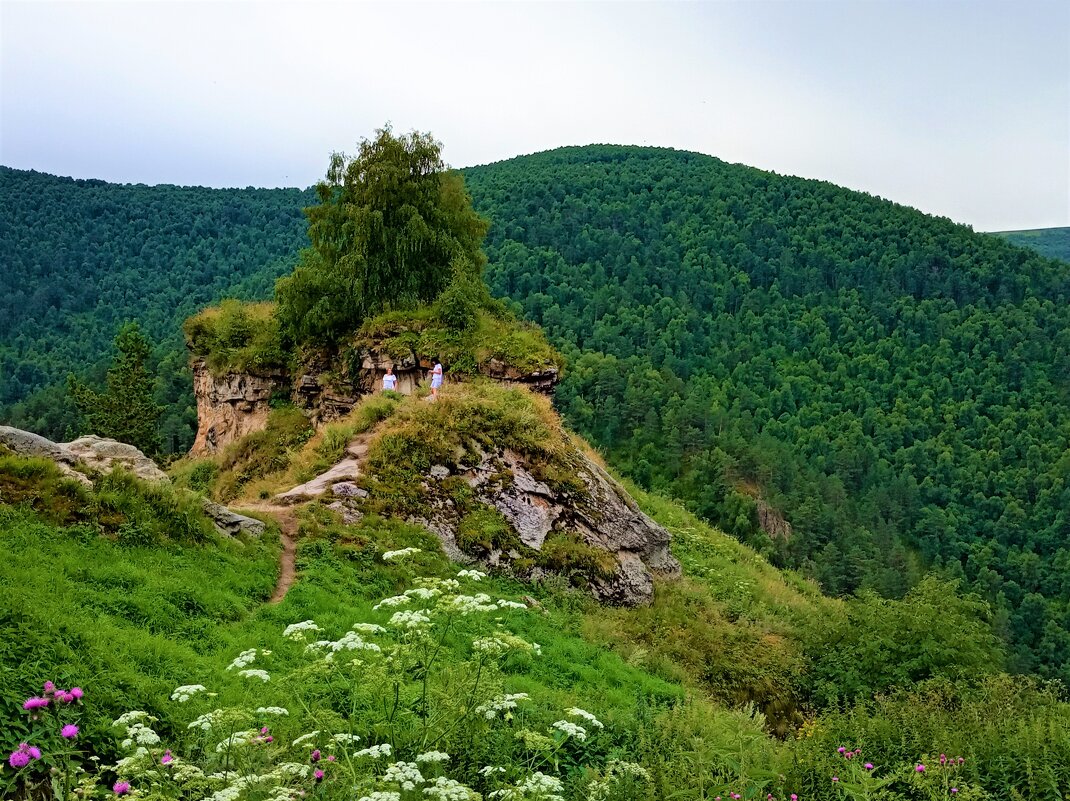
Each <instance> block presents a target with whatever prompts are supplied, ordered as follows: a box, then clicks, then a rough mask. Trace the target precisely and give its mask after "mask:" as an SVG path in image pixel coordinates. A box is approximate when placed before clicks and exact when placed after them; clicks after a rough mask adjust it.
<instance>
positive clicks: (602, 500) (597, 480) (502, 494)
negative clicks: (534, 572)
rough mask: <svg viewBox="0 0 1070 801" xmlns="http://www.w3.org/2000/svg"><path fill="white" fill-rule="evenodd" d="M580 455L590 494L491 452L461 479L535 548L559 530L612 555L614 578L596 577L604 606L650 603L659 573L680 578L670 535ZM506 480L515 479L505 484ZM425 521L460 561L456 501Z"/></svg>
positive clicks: (501, 559) (491, 559)
mask: <svg viewBox="0 0 1070 801" xmlns="http://www.w3.org/2000/svg"><path fill="white" fill-rule="evenodd" d="M578 456H579V458H580V463H579V465H578V467H577V470H576V474H577V476H578V477H579V478H580V479H581V480H582V482H583V483H584V485H585V486H586V489H587V491H586V492H584V493H572V492H569V493H563V492H557V491H554V490H553V489H551V488H550V486H548V485H547V484H546V483H545V482H542V481H539V480H538V479H537V478H535V477H534V476H533V475H532V474H531V472H530V471H529V470H528V468H527V466H526V465H525V463H524V460H523V459H522V458H521V457H520V456H519V455H517V454H515V453H513V452H511V451H508V450H507V451H504V452H502V453H499V454H483V456H482V458H481V460H480V462H479V464H478V465H476V466H474V467H471V468H467V469H464V470H461V471H460V473H459V475H460V476H461V477H462V478H463V479H464V480H465V481H466V482H467V483H468V484H469V486H471V487H472V488H473V489H474V490H475V491H476V494H477V497H479V499H480V500H481V501H482V502H483V503H485V504H487V505H488V506H493V507H494V508H495V509H497V510H498V512H500V513H501V515H502V517H504V518H505V520H506V521H507V522H508V523H509V525H510V526H511V527H512V528H513V530H514V531H515V532H516V533H517V535H518V537H519V538H520V542H521V543H523V545H524V546H526V547H527V548H530V549H532V550H533V551H540V550H541V549H542V547H543V544H544V543H545V542H546V539H547V537H549V536H550V535H551V534H552V533H553V532H571V533H573V534H577V535H579V537H580V538H581V539H582V541H583V543H585V544H586V545H587V546H590V547H591V548H595V549H598V550H600V551H605V552H606V553H609V554H612V555H613V557H614V559H615V560H616V563H617V567H616V570H615V572H614V573H613V575H612V576H609V577H603V576H593V577H591V579H590V582H589V587H590V590H591V592H592V594H593V595H594V596H595V598H597V599H598V600H599V601H601V602H602V603H607V604H613V605H620V606H637V605H641V604H646V603H649V602H650V601H651V599H652V598H653V595H654V581H653V577H654V574H660V575H664V576H667V577H675V576H679V574H680V564H679V562H677V561H676V559H675V558H673V556H672V555H671V554H670V553H669V539H670V535H669V532H668V531H666V530H665V529H664V528H662V527H661V526H659V525H658V524H657V523H655V522H654V521H653V520H651V519H650V518H649V517H648V516H647V515H645V514H644V513H643V512H642V511H641V510H640V509H639V507H638V506H636V504H635V501H634V500H632V498H631V496H629V495H628V493H627V492H626V491H625V490H624V488H623V487H621V486H620V484H618V483H617V482H616V481H615V480H614V479H613V477H612V476H610V475H609V474H608V473H607V472H606V471H605V470H603V469H602V468H601V467H599V466H598V465H597V464H595V463H594V462H593V461H591V460H590V459H589V458H587V457H586V456H585V455H583V454H582V453H580V454H578ZM458 469H459V470H460V468H458ZM502 476H507V477H508V478H507V479H506V480H505V481H503V480H502V478H501V477H502ZM437 480H441V478H438V477H436V476H434V475H428V477H427V481H428V483H429V485H431V484H433V482H435V481H437ZM417 522H420V523H422V524H423V525H425V526H426V527H427V528H428V529H430V530H431V531H432V532H434V533H435V534H437V535H438V537H439V539H440V540H442V543H443V547H444V548H445V549H446V552H447V554H450V555H451V556H453V557H454V558H456V555H455V554H456V552H457V551H459V549H458V546H457V531H458V526H459V522H460V521H459V520H458V519H457V515H456V512H455V511H454V510H453V509H452V507H451V506H450V505H449V504H437V505H436V513H435V514H434V515H433V517H432V519H430V520H420V521H417ZM467 556H468V559H471V556H470V555H467ZM519 556H521V554H519V553H517V554H509V553H505V554H503V553H501V552H500V551H497V552H495V551H492V552H490V553H488V554H486V555H485V558H484V559H483V561H485V562H486V563H487V564H489V565H492V566H497V565H500V564H504V563H507V562H508V561H510V560H511V559H515V558H517V557H519Z"/></svg>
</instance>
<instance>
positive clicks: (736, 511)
mask: <svg viewBox="0 0 1070 801" xmlns="http://www.w3.org/2000/svg"><path fill="white" fill-rule="evenodd" d="M465 176H466V180H467V182H468V187H469V190H470V191H471V192H472V195H473V198H474V200H475V206H476V208H477V209H478V210H479V211H480V212H481V213H482V214H483V215H485V216H486V217H488V218H489V219H490V220H491V229H490V234H489V237H488V240H487V253H488V256H489V262H490V263H489V265H488V267H487V270H486V276H487V280H488V282H489V283H490V284H491V287H492V289H493V290H494V292H495V294H497V295H504V296H508V297H510V298H512V299H513V300H514V301H515V302H518V303H519V304H520V305H521V306H522V310H523V313H524V314H525V316H527V317H529V318H530V319H532V320H534V321H535V322H537V323H539V324H541V325H542V326H543V327H544V329H545V330H546V332H547V334H548V335H549V337H550V338H551V340H552V341H553V343H554V344H555V345H557V346H558V347H559V348H561V349H562V350H563V351H565V352H566V354H567V355H568V357H569V360H570V370H569V373H568V375H567V377H566V379H565V381H564V383H563V384H562V386H561V387H560V389H559V392H558V397H557V402H558V405H559V407H560V408H561V409H562V411H563V412H564V413H565V416H566V418H567V419H568V420H569V422H570V423H571V425H572V426H573V427H575V428H577V429H578V430H579V431H580V432H581V433H582V434H584V435H586V436H588V437H589V438H590V439H591V440H592V441H593V442H594V443H595V444H596V445H598V446H599V447H600V448H602V449H603V450H604V451H605V452H606V453H607V455H608V456H609V457H610V460H611V462H612V463H613V464H614V465H615V466H617V467H618V468H619V469H620V470H622V471H623V472H624V473H625V474H627V475H628V476H629V477H631V478H632V479H634V480H635V481H636V482H638V483H639V484H641V485H643V486H645V487H648V488H651V489H654V490H656V491H659V492H663V493H667V494H671V495H675V496H677V497H679V498H680V499H682V500H683V501H684V502H685V503H686V504H687V505H688V506H689V507H690V508H691V509H692V510H693V511H695V512H697V513H699V514H700V515H702V516H704V517H706V518H707V519H709V520H711V521H713V522H715V523H717V524H719V525H720V526H722V527H723V528H724V529H725V530H726V531H728V532H730V533H732V534H733V535H735V536H736V537H738V538H739V539H741V540H743V541H745V542H747V543H749V544H751V545H754V546H755V547H757V548H758V549H760V550H762V551H764V552H765V553H766V554H767V556H768V557H769V558H770V559H771V560H772V561H773V562H774V564H777V565H781V566H792V567H798V568H800V569H801V570H803V571H804V572H806V573H808V574H811V575H813V576H815V577H816V578H818V579H819V580H820V582H821V584H822V586H823V587H824V588H825V589H826V590H827V591H829V592H831V593H852V592H856V591H860V590H861V591H865V590H873V591H875V592H877V593H879V594H882V595H886V596H891V597H900V596H902V595H903V594H904V593H906V591H907V590H908V589H909V588H910V587H911V586H912V585H914V584H916V583H917V582H918V581H919V580H920V578H921V576H922V575H923V574H924V573H925V572H926V571H927V570H928V569H930V568H935V569H937V570H938V571H940V572H942V573H944V574H946V575H948V576H950V577H956V578H961V579H963V581H964V582H965V583H966V585H967V586H968V587H971V588H973V589H974V590H976V591H977V592H978V593H979V594H980V595H981V596H982V597H983V598H985V599H986V600H987V601H989V602H990V603H991V604H992V607H993V609H994V610H995V626H996V629H997V631H998V632H999V633H1000V634H1001V635H1002V636H1003V637H1004V638H1005V639H1006V640H1007V642H1008V643H1009V645H1010V649H1009V650H1010V660H1011V664H1010V667H1011V668H1012V669H1014V670H1017V671H1023V672H1037V673H1040V674H1041V675H1044V676H1058V677H1063V678H1068V677H1070V674H1068V667H1070V633H1068V630H1070V549H1068V548H1067V547H1066V546H1065V545H1064V543H1065V542H1066V540H1067V539H1068V535H1070V511H1068V510H1070V486H1068V482H1070V455H1068V451H1067V448H1068V444H1070V411H1068V405H1067V401H1068V395H1070V379H1068V376H1070V369H1068V368H1070V362H1068V359H1070V306H1068V304H1067V300H1068V296H1070V267H1068V265H1067V264H1065V263H1063V262H1059V261H1055V260H1051V259H1047V258H1044V257H1042V256H1040V255H1037V254H1036V253H1033V252H1031V251H1028V250H1024V249H1021V248H1018V247H1015V246H1013V245H1011V244H1008V243H1007V242H1005V241H1003V240H1002V239H1000V238H998V237H993V236H987V235H981V234H977V233H974V232H972V231H971V230H970V229H968V228H966V227H964V226H960V225H956V224H954V223H952V222H951V221H948V220H944V219H938V218H932V217H928V216H926V215H922V214H920V213H918V212H916V211H914V210H912V209H909V208H906V207H903V206H898V205H895V204H893V203H890V202H887V201H883V200H880V199H877V198H873V197H870V196H867V195H864V194H860V193H855V192H850V191H847V190H844V189H842V188H839V187H836V186H833V185H831V184H827V183H821V182H816V181H805V180H800V179H794V178H785V177H782V176H777V175H774V174H771V173H767V172H762V171H759V170H754V169H751V168H747V167H743V166H738V165H729V164H726V163H724V162H721V161H719V160H717V159H713V158H710V157H707V156H701V155H696V154H689V153H682V152H676V151H669V150H661V149H644V148H623V147H608V146H592V147H584V148H566V149H561V150H557V151H552V152H548V153H542V154H537V155H534V156H526V157H521V158H517V159H513V160H510V161H507V162H502V163H499V164H493V165H488V166H485V167H479V168H473V169H470V170H467V171H465ZM0 184H2V185H0V203H2V204H3V211H4V213H3V223H0V225H2V226H3V227H2V229H0V253H2V255H3V259H4V264H5V270H4V274H3V277H2V279H0V280H2V281H3V282H4V285H3V290H4V291H3V293H0V331H2V332H3V334H2V337H0V377H2V378H0V404H3V406H2V407H0V419H2V420H3V421H5V422H13V423H14V424H16V425H21V426H23V427H28V428H34V429H36V430H40V431H41V432H42V433H46V434H51V435H53V436H57V437H58V436H62V435H63V434H64V433H65V431H66V430H68V429H76V428H77V427H78V425H79V422H78V420H77V417H76V414H75V412H74V410H73V408H72V407H71V406H70V404H69V403H67V402H66V401H65V400H64V398H63V395H64V390H63V386H64V384H63V382H64V379H65V377H66V374H67V373H68V372H69V371H74V372H76V373H79V374H80V375H83V376H86V375H88V377H89V378H92V377H93V373H94V371H95V372H96V373H97V378H98V380H99V379H100V378H101V377H102V375H103V373H102V369H103V368H102V367H101V365H103V364H106V363H107V361H108V360H109V358H110V354H109V352H108V349H109V346H110V343H111V341H112V338H113V337H114V335H115V332H116V330H117V329H118V326H119V324H120V323H122V322H123V321H125V320H128V319H137V320H138V321H139V322H140V323H141V325H142V327H143V329H144V330H145V331H146V332H147V334H148V335H149V336H150V337H151V338H153V339H154V340H155V341H156V342H157V343H158V346H157V349H156V354H155V362H156V363H155V369H156V371H157V372H158V374H159V376H160V379H159V386H158V394H159V398H160V400H161V401H162V402H164V403H166V404H168V405H169V407H170V408H169V412H168V416H167V417H166V418H165V420H164V423H163V426H164V430H163V434H164V439H165V442H171V443H175V444H178V445H179V448H181V447H182V446H183V445H184V444H185V443H188V441H189V439H190V437H191V433H192V432H191V431H190V428H189V425H190V415H191V413H192V410H191V408H190V405H189V404H190V400H191V396H190V395H189V378H188V374H186V373H184V371H183V370H184V361H185V354H184V353H182V352H181V350H180V349H179V343H180V338H179V330H178V325H179V322H180V320H181V319H183V318H184V317H185V316H187V315H188V314H189V313H191V312H192V311H194V310H196V308H198V307H199V306H202V305H204V304H205V303H207V302H209V301H211V300H214V299H217V298H219V297H224V296H233V297H243V298H253V297H268V296H269V295H270V293H271V287H272V285H273V281H274V279H275V278H276V277H278V276H280V275H283V274H285V273H287V272H289V271H290V270H291V269H292V268H293V265H294V259H295V254H296V252H297V251H298V249H299V248H300V247H302V246H303V245H305V244H306V243H307V239H306V238H305V221H304V219H303V217H302V215H301V211H300V209H301V207H302V206H303V205H308V204H309V203H312V202H313V201H314V198H313V197H312V195H311V194H309V193H301V192H299V191H297V190H252V189H250V190H209V189H195V188H190V189H183V188H176V187H144V186H117V185H112V184H106V183H103V182H97V181H71V180H69V179H61V178H53V177H51V176H46V175H42V174H40V173H27V172H21V171H15V170H7V169H5V170H3V172H2V173H0ZM784 522H786V523H787V524H788V525H790V531H791V533H790V535H789V534H787V527H786V526H785V525H783V523H784ZM763 526H764V529H765V530H763Z"/></svg>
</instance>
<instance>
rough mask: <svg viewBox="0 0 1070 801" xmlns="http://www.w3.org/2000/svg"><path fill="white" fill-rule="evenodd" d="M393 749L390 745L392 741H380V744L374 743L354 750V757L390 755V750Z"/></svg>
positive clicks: (373, 757)
mask: <svg viewBox="0 0 1070 801" xmlns="http://www.w3.org/2000/svg"><path fill="white" fill-rule="evenodd" d="M392 750H393V749H392V748H391V747H390V743H380V744H379V745H373V746H371V747H370V748H362V749H360V750H359V751H354V752H353V756H354V757H362V756H366V757H371V758H372V759H378V758H379V757H383V756H390V752H391V751H392Z"/></svg>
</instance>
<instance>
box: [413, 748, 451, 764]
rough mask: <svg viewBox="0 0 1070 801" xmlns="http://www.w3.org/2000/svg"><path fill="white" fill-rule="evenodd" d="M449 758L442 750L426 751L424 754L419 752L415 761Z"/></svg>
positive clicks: (437, 760) (434, 760)
mask: <svg viewBox="0 0 1070 801" xmlns="http://www.w3.org/2000/svg"><path fill="white" fill-rule="evenodd" d="M449 758H450V755H449V754H447V753H445V752H443V751H428V752H427V753H426V754H420V755H419V756H417V757H416V761H417V762H445V761H446V760H448V759H449Z"/></svg>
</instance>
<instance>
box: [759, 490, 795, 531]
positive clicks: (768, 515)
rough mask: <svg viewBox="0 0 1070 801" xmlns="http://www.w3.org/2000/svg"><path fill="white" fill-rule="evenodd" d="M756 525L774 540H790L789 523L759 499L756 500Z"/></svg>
mask: <svg viewBox="0 0 1070 801" xmlns="http://www.w3.org/2000/svg"><path fill="white" fill-rule="evenodd" d="M758 525H759V526H760V527H761V529H762V531H764V532H765V533H766V534H768V535H769V536H770V537H773V538H774V539H780V540H790V539H791V523H789V522H788V521H787V520H785V519H784V517H783V515H781V514H780V512H778V511H777V510H776V509H774V508H773V507H772V506H770V505H769V504H768V503H766V502H765V501H764V500H763V499H761V498H758Z"/></svg>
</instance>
